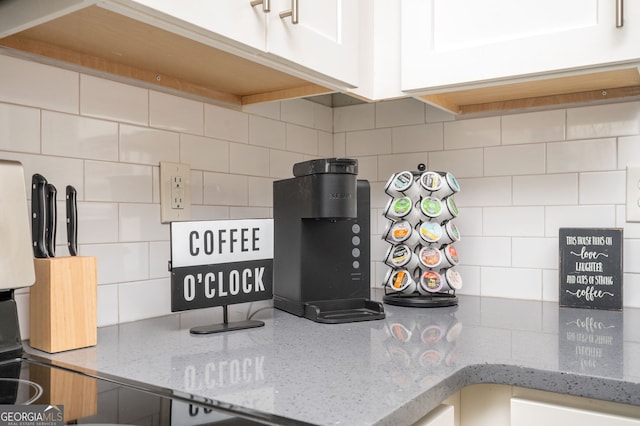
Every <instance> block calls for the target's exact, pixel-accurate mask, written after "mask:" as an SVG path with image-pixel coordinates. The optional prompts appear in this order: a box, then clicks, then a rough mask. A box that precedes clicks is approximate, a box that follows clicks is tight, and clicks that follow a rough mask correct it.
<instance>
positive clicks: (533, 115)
mask: <svg viewBox="0 0 640 426" xmlns="http://www.w3.org/2000/svg"><path fill="white" fill-rule="evenodd" d="M565 117H566V111H565V110H563V109H559V110H552V111H540V112H529V113H524V114H514V115H505V116H503V117H502V144H503V145H512V144H524V143H532V142H555V141H562V140H564V139H565V121H566V120H565Z"/></svg>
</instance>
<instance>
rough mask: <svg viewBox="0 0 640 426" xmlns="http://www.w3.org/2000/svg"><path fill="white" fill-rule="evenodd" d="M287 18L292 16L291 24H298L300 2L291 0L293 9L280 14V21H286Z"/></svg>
mask: <svg viewBox="0 0 640 426" xmlns="http://www.w3.org/2000/svg"><path fill="white" fill-rule="evenodd" d="M287 16H291V23H292V24H297V23H298V0H291V9H290V10H285V11H284V12H280V19H284V18H286V17H287Z"/></svg>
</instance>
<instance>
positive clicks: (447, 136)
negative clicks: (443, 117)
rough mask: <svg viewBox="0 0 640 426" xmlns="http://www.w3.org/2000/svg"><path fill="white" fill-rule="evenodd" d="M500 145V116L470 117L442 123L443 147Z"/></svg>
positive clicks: (458, 147)
mask: <svg viewBox="0 0 640 426" xmlns="http://www.w3.org/2000/svg"><path fill="white" fill-rule="evenodd" d="M493 145H500V117H487V118H472V119H467V120H457V121H448V122H446V123H444V148H445V149H461V148H480V147H485V146H493Z"/></svg>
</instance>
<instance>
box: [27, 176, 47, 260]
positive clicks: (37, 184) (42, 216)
mask: <svg viewBox="0 0 640 426" xmlns="http://www.w3.org/2000/svg"><path fill="white" fill-rule="evenodd" d="M46 189H47V180H46V179H45V178H44V176H42V175H39V174H37V173H36V174H34V175H33V176H32V177H31V235H32V239H33V255H34V256H35V257H39V258H43V257H49V253H48V252H47V246H46V244H45V228H46V226H47V217H46V213H45V212H46V197H47V195H46Z"/></svg>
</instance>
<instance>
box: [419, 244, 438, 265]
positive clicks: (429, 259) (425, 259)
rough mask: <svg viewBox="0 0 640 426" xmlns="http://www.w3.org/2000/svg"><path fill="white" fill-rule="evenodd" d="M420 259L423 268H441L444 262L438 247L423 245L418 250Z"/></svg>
mask: <svg viewBox="0 0 640 426" xmlns="http://www.w3.org/2000/svg"><path fill="white" fill-rule="evenodd" d="M418 260H419V261H420V265H421V266H422V267H423V268H427V269H435V268H439V267H440V266H441V264H442V253H441V252H440V250H438V249H437V248H436V247H430V246H426V247H422V248H421V249H420V251H419V252H418Z"/></svg>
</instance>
